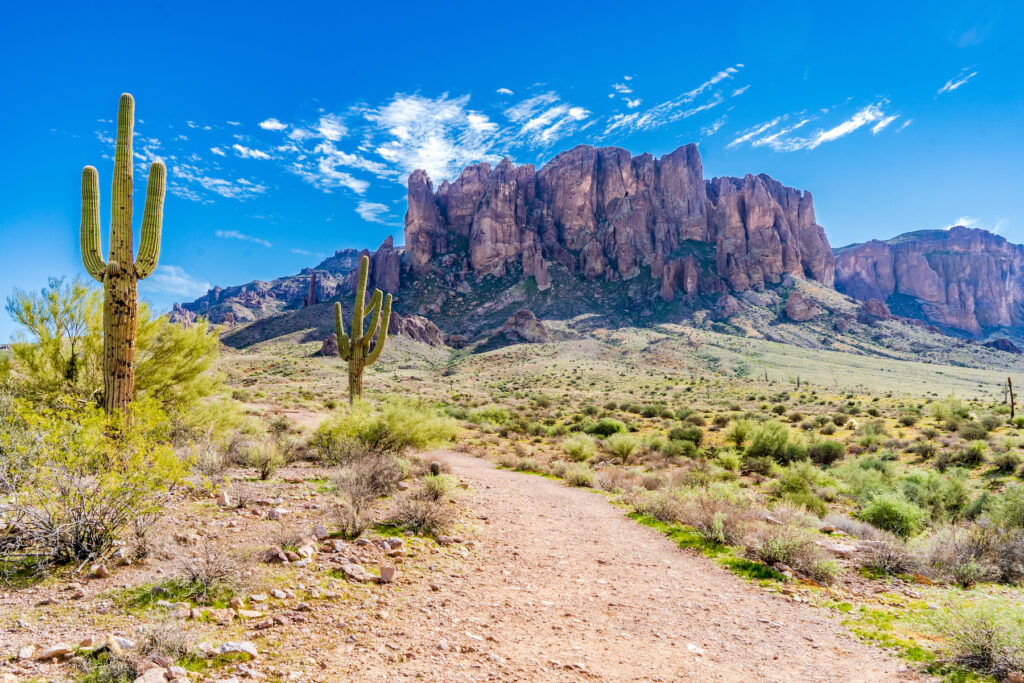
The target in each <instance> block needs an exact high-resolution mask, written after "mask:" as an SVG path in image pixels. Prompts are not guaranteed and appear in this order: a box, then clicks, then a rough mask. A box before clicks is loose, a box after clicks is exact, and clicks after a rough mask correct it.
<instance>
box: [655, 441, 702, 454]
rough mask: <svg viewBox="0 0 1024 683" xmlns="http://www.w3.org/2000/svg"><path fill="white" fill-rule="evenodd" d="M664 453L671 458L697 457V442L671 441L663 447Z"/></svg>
mask: <svg viewBox="0 0 1024 683" xmlns="http://www.w3.org/2000/svg"><path fill="white" fill-rule="evenodd" d="M661 452H662V454H664V455H665V456H666V457H669V458H695V457H697V452H698V449H697V444H695V443H693V442H692V441H671V440H670V441H669V442H668V443H666V444H665V445H664V446H662V448H661Z"/></svg>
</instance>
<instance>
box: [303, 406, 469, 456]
mask: <svg viewBox="0 0 1024 683" xmlns="http://www.w3.org/2000/svg"><path fill="white" fill-rule="evenodd" d="M457 434H458V423H457V422H456V421H455V420H454V419H452V418H451V417H448V416H446V415H442V414H441V413H440V412H439V411H438V410H437V409H436V408H434V407H432V406H430V405H429V404H427V403H426V402H424V401H418V400H411V399H388V400H385V401H383V402H382V403H381V404H380V406H379V407H378V409H376V410H375V409H374V408H373V407H372V406H371V405H370V404H369V403H367V402H366V401H356V402H355V403H354V404H353V405H352V406H351V407H345V408H343V409H342V413H341V414H340V415H339V416H337V417H335V418H328V419H326V420H324V421H323V422H321V423H320V426H319V427H317V429H316V431H315V432H314V433H313V436H312V437H310V439H309V443H308V446H309V448H310V450H311V451H312V454H313V455H314V456H315V457H316V458H317V459H318V460H321V461H323V462H326V463H336V464H344V463H345V462H347V461H348V460H349V459H351V458H353V457H358V456H359V455H360V454H361V453H363V452H365V451H366V450H367V449H369V450H371V451H377V452H381V453H394V454H401V453H402V452H403V451H405V449H406V448H415V449H426V448H433V447H437V446H441V445H443V444H446V443H448V442H450V441H453V440H454V439H455V437H456V435H457Z"/></svg>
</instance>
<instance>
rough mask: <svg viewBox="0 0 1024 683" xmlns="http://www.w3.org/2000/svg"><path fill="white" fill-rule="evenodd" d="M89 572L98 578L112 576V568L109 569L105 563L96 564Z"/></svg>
mask: <svg viewBox="0 0 1024 683" xmlns="http://www.w3.org/2000/svg"><path fill="white" fill-rule="evenodd" d="M89 574H90V575H92V576H94V577H95V578H97V579H106V578H108V577H109V576H110V570H109V569H107V565H105V564H94V565H93V566H92V567H91V568H90V569H89Z"/></svg>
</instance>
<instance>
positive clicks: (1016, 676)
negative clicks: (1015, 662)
mask: <svg viewBox="0 0 1024 683" xmlns="http://www.w3.org/2000/svg"><path fill="white" fill-rule="evenodd" d="M1006 683H1024V673H1022V672H1020V671H1011V672H1010V674H1009V675H1008V676H1007V677H1006Z"/></svg>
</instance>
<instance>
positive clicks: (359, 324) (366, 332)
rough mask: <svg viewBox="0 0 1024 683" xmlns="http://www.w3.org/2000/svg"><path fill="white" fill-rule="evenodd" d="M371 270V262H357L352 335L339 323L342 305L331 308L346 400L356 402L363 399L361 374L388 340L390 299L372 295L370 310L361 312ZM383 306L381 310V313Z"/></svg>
mask: <svg viewBox="0 0 1024 683" xmlns="http://www.w3.org/2000/svg"><path fill="white" fill-rule="evenodd" d="M369 267H370V259H369V257H367V256H366V255H363V257H362V258H361V259H359V282H358V284H357V285H356V298H355V303H354V304H353V306H352V333H351V336H349V335H348V334H345V328H344V325H343V324H342V321H341V304H340V303H335V304H334V331H335V334H337V337H338V355H339V356H341V358H342V359H343V360H346V361H348V400H349V403H352V402H354V401H355V399H356V397H361V396H362V395H363V370H365V369H366V368H367V367H368V366H370V365H373V364H374V363H376V362H377V359H378V358H380V354H381V352H382V351H383V350H384V342H385V341H386V340H387V338H388V323H389V322H390V321H391V295H390V294H388V295H387V298H385V297H384V294H383V293H382V292H381V291H380V290H379V289H375V290H374V291H373V296H372V297H370V307H369V308H368V309H366V308H364V304H365V303H366V273H367V270H368V269H369ZM382 302H383V310H382V309H381V306H382ZM367 317H369V318H370V327H369V328H366V322H365V321H366V318H367ZM374 334H376V335H377V343H376V344H374V346H373V349H372V350H371V349H370V344H371V343H372V342H373V336H374Z"/></svg>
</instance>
